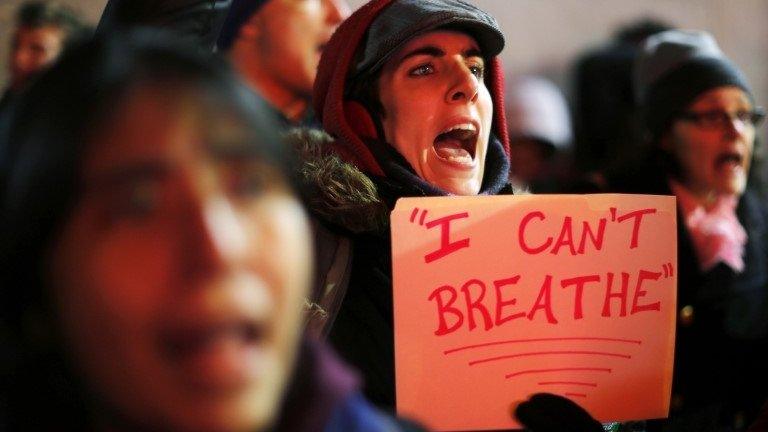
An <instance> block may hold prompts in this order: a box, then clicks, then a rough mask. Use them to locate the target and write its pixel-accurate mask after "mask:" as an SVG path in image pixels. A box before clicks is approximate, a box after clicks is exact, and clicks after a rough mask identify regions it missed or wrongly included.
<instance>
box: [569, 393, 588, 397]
mask: <svg viewBox="0 0 768 432" xmlns="http://www.w3.org/2000/svg"><path fill="white" fill-rule="evenodd" d="M565 395H566V396H578V397H587V395H585V394H584V393H566V394H565Z"/></svg>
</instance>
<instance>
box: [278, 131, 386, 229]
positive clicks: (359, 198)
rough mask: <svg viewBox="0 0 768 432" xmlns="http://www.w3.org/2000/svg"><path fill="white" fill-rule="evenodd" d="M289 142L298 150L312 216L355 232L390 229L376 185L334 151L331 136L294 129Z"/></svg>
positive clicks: (299, 168)
mask: <svg viewBox="0 0 768 432" xmlns="http://www.w3.org/2000/svg"><path fill="white" fill-rule="evenodd" d="M286 141H287V144H288V145H289V146H291V147H292V148H294V149H295V151H296V155H297V158H298V177H299V182H300V184H301V187H302V189H303V190H302V195H304V197H305V202H306V205H307V207H308V208H309V211H310V212H311V213H312V214H313V215H315V216H316V217H319V218H320V219H321V220H322V221H324V222H328V223H330V224H331V225H334V226H337V227H339V228H342V229H344V230H347V231H350V232H352V233H360V232H366V231H380V230H382V229H385V228H386V227H387V226H388V224H389V211H390V209H389V207H388V206H387V204H386V203H385V201H384V200H383V199H382V198H381V197H380V196H379V192H378V189H377V187H376V184H375V183H374V182H373V181H372V180H371V178H370V177H368V176H367V175H365V174H364V173H363V172H362V171H360V170H359V169H358V168H357V167H355V166H354V165H352V164H351V163H348V162H345V161H343V160H342V159H341V158H340V157H339V156H338V155H337V154H336V153H335V152H333V151H332V150H331V148H332V145H333V142H334V139H333V138H332V137H331V136H329V135H328V134H326V133H325V132H323V131H320V130H316V129H294V130H292V131H290V132H289V133H288V134H287V136H286Z"/></svg>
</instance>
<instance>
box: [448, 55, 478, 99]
mask: <svg viewBox="0 0 768 432" xmlns="http://www.w3.org/2000/svg"><path fill="white" fill-rule="evenodd" d="M451 79H452V80H453V83H452V85H451V87H450V89H449V91H448V94H447V95H446V99H447V102H449V103H454V102H458V101H467V102H475V101H476V100H477V95H478V92H479V88H480V81H479V78H478V77H477V76H476V75H475V74H474V73H473V72H472V70H471V69H470V68H469V67H467V65H466V64H464V62H463V61H461V62H460V63H458V64H456V65H454V67H453V68H452V72H451Z"/></svg>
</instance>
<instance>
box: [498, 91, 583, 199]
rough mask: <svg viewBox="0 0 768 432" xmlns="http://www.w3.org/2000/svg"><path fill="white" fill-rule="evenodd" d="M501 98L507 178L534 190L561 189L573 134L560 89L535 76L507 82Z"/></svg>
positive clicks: (568, 169)
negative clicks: (509, 156) (506, 132)
mask: <svg viewBox="0 0 768 432" xmlns="http://www.w3.org/2000/svg"><path fill="white" fill-rule="evenodd" d="M506 87H507V91H506V95H505V97H504V103H505V105H506V115H507V125H508V129H509V149H510V152H511V153H512V154H514V155H515V157H514V158H512V160H511V163H510V165H511V166H510V180H511V181H512V183H513V184H514V185H515V186H516V187H517V188H520V189H530V190H531V191H532V192H534V193H543V192H545V193H546V192H549V193H551V192H562V191H563V190H564V189H565V188H566V184H567V183H569V181H570V179H569V177H570V175H572V169H571V167H570V158H571V146H572V139H573V133H572V130H571V118H570V113H569V111H568V105H567V103H566V101H565V98H564V97H563V94H562V92H560V89H558V88H557V86H555V85H554V84H553V83H552V82H550V81H548V80H546V79H544V78H540V77H535V76H522V77H518V78H515V79H513V80H511V81H509V82H508V83H507V86H506Z"/></svg>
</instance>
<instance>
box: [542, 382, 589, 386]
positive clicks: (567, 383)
mask: <svg viewBox="0 0 768 432" xmlns="http://www.w3.org/2000/svg"><path fill="white" fill-rule="evenodd" d="M560 384H562V385H580V386H588V387H597V383H588V382H578V381H542V382H540V383H539V385H560Z"/></svg>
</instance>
